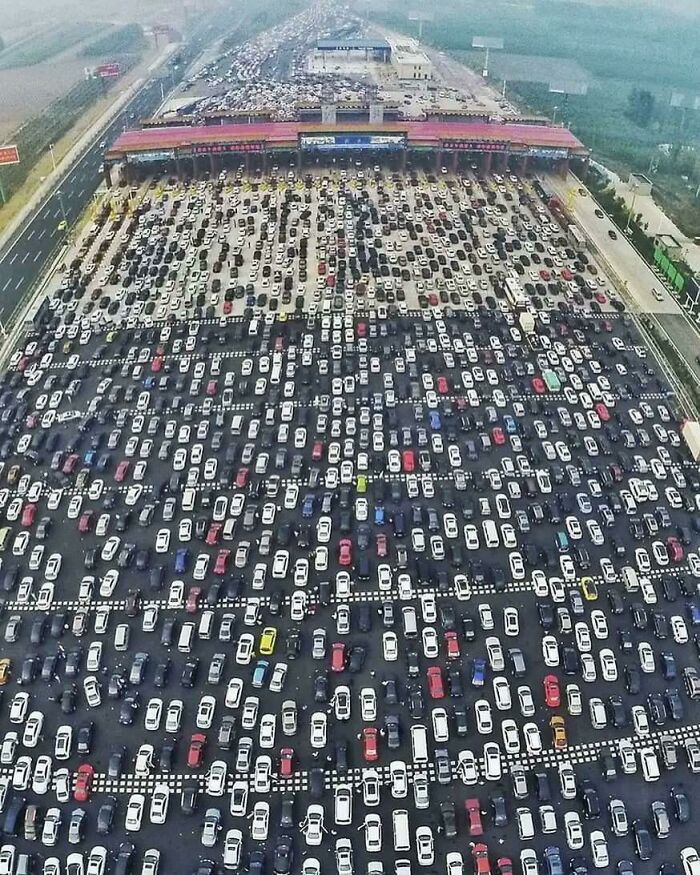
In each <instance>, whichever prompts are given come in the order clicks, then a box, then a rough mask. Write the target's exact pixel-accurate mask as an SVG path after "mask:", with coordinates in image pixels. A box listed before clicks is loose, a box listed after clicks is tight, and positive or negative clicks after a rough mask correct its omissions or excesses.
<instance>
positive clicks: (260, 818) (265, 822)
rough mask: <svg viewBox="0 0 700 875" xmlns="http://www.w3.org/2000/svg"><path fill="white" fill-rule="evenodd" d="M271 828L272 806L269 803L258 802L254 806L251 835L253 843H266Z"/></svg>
mask: <svg viewBox="0 0 700 875" xmlns="http://www.w3.org/2000/svg"><path fill="white" fill-rule="evenodd" d="M269 828H270V805H269V803H268V802H264V801H260V802H256V803H255V805H254V806H253V819H252V823H251V826H250V835H251V838H252V839H253V841H256V842H264V841H266V840H267V834H268V831H269Z"/></svg>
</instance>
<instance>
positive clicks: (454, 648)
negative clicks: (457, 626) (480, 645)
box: [445, 630, 462, 659]
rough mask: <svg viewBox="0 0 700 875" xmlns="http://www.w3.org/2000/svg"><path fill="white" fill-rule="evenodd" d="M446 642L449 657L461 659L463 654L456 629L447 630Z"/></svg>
mask: <svg viewBox="0 0 700 875" xmlns="http://www.w3.org/2000/svg"><path fill="white" fill-rule="evenodd" d="M445 644H446V646H447V658H448V659H459V657H460V656H461V655H462V654H461V651H460V649H459V639H458V638H457V633H456V632H455V631H454V630H450V631H449V632H445Z"/></svg>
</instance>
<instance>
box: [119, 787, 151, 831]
mask: <svg viewBox="0 0 700 875" xmlns="http://www.w3.org/2000/svg"><path fill="white" fill-rule="evenodd" d="M145 804H146V797H145V796H144V795H142V794H141V793H134V794H132V796H130V798H129V802H128V804H127V806H126V818H125V820H124V828H125V829H126V831H127V832H138V831H139V830H140V829H141V819H142V817H143V809H144V806H145Z"/></svg>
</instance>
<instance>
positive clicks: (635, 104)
mask: <svg viewBox="0 0 700 875" xmlns="http://www.w3.org/2000/svg"><path fill="white" fill-rule="evenodd" d="M655 105H656V98H655V97H654V95H653V94H652V93H651V91H648V90H647V89H646V88H633V89H632V90H631V91H630V93H629V94H628V95H627V112H626V115H627V118H629V119H631V120H632V121H633V122H635V123H636V124H638V125H639V126H640V127H642V128H646V127H647V126H648V125H649V122H650V121H651V119H652V116H653V115H654V107H655Z"/></svg>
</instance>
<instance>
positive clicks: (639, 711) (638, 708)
mask: <svg viewBox="0 0 700 875" xmlns="http://www.w3.org/2000/svg"><path fill="white" fill-rule="evenodd" d="M631 713H632V725H633V726H634V731H635V733H636V734H637V735H638V736H640V737H644V736H647V735H649V733H650V732H651V727H650V726H649V717H648V715H647V712H646V709H645V708H644V706H643V705H633V706H632V709H631Z"/></svg>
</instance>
